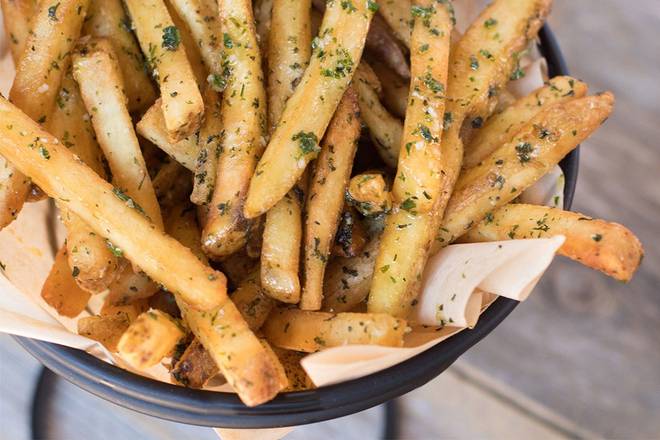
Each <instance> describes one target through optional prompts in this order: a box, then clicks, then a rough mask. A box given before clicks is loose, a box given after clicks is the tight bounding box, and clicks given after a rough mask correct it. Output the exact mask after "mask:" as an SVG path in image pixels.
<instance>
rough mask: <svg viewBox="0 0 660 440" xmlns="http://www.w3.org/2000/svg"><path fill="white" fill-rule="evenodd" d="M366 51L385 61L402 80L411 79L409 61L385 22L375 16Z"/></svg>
mask: <svg viewBox="0 0 660 440" xmlns="http://www.w3.org/2000/svg"><path fill="white" fill-rule="evenodd" d="M366 50H367V52H369V55H370V56H371V57H373V58H377V59H379V60H383V62H384V63H385V64H387V66H388V67H389V68H390V69H392V71H394V72H396V74H397V75H399V76H400V77H402V78H406V79H408V78H410V68H409V67H408V60H407V57H406V56H405V54H404V53H403V50H401V46H399V43H398V42H397V40H396V38H395V37H394V35H393V34H392V31H391V29H390V27H389V26H388V25H387V23H386V22H385V20H383V19H382V18H381V17H379V16H375V17H374V19H373V20H372V23H371V27H370V28H369V35H367V42H366Z"/></svg>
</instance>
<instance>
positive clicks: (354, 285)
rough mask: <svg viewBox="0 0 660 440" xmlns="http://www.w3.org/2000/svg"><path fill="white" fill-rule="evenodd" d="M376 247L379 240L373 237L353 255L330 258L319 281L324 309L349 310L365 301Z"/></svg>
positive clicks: (371, 275)
mask: <svg viewBox="0 0 660 440" xmlns="http://www.w3.org/2000/svg"><path fill="white" fill-rule="evenodd" d="M379 247H380V240H378V239H377V238H374V239H372V240H371V241H370V242H369V243H368V244H367V246H366V247H365V248H364V249H363V250H362V252H360V254H359V255H357V256H356V257H352V258H334V259H332V260H331V261H330V263H329V264H328V269H327V270H326V275H325V280H324V283H323V292H324V298H323V310H324V311H327V312H335V313H339V312H349V311H351V310H354V309H355V308H356V307H357V306H359V305H360V304H364V303H365V302H366V299H367V295H369V288H370V287H371V278H372V277H373V274H374V265H375V264H376V256H377V255H378V248H379Z"/></svg>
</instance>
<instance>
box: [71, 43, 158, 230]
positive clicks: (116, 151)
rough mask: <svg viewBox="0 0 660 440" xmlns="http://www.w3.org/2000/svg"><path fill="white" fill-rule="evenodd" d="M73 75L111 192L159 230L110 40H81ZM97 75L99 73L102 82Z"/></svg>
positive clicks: (153, 201)
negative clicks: (102, 156) (109, 174)
mask: <svg viewBox="0 0 660 440" xmlns="http://www.w3.org/2000/svg"><path fill="white" fill-rule="evenodd" d="M73 75H74V77H75V78H76V81H78V84H79V86H80V92H81V94H82V98H83V101H84V102H85V107H87V111H88V112H89V114H90V115H91V117H92V124H93V126H94V129H95V131H96V135H97V139H98V141H99V144H100V145H101V148H102V149H103V152H104V153H105V157H106V158H107V160H108V164H109V165H110V169H111V170H112V179H113V182H114V183H115V185H116V186H117V188H115V190H114V191H115V194H116V195H117V197H119V198H121V199H124V200H125V202H126V204H127V205H128V206H129V207H133V208H135V209H137V210H138V211H139V212H142V213H143V214H145V215H146V216H147V217H148V218H149V219H151V221H152V222H153V223H154V225H156V226H157V227H158V228H161V229H162V227H163V221H162V217H161V214H160V206H159V205H158V200H157V199H156V193H155V191H154V188H153V185H152V183H151V178H150V177H149V172H148V171H147V167H146V164H145V162H144V157H143V156H142V150H141V149H140V144H139V142H138V139H137V136H136V135H135V131H134V130H133V121H132V119H131V116H130V114H129V113H128V108H127V107H126V103H127V99H126V96H125V95H124V93H123V92H122V90H123V83H122V78H121V71H120V69H119V64H118V62H117V58H116V55H115V54H114V50H113V48H112V43H110V41H109V40H106V39H100V38H99V39H83V40H81V41H80V43H79V45H78V47H77V49H76V51H75V52H74V54H73ZM98 75H103V78H104V80H103V81H102V82H101V81H98Z"/></svg>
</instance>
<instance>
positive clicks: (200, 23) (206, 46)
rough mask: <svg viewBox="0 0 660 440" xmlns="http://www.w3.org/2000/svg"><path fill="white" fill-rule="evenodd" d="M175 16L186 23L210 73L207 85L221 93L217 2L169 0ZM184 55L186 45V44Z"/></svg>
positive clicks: (220, 34) (220, 56)
mask: <svg viewBox="0 0 660 440" xmlns="http://www.w3.org/2000/svg"><path fill="white" fill-rule="evenodd" d="M170 4H171V5H172V7H173V8H174V9H175V10H176V14H177V15H178V16H179V17H180V18H181V19H182V20H183V21H184V22H185V23H186V25H187V28H188V30H189V31H190V34H191V35H192V38H193V41H194V42H196V43H197V48H198V50H199V54H200V55H201V58H202V60H203V62H204V65H205V66H206V69H207V70H208V72H209V73H210V75H209V77H208V82H209V84H210V85H211V86H212V87H214V89H215V91H216V92H222V89H223V88H224V87H222V78H223V69H224V67H223V55H222V44H223V34H222V32H221V30H220V19H219V17H218V2H217V1H216V0H170ZM186 53H188V45H187V44H186Z"/></svg>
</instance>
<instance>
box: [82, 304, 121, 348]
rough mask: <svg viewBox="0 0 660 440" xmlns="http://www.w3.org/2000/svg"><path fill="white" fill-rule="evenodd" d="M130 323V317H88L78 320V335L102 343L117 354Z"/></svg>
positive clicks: (119, 315)
mask: <svg viewBox="0 0 660 440" xmlns="http://www.w3.org/2000/svg"><path fill="white" fill-rule="evenodd" d="M129 325H130V321H129V319H128V315H126V314H125V313H119V314H117V315H111V316H87V317H84V318H80V319H79V320H78V334H79V335H81V336H85V337H87V338H90V339H93V340H95V341H97V342H100V343H101V344H102V345H103V346H104V347H105V348H107V349H108V351H111V352H113V353H115V352H116V351H117V344H119V339H120V338H121V335H123V334H124V332H125V331H126V329H127V328H128V326H129Z"/></svg>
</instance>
